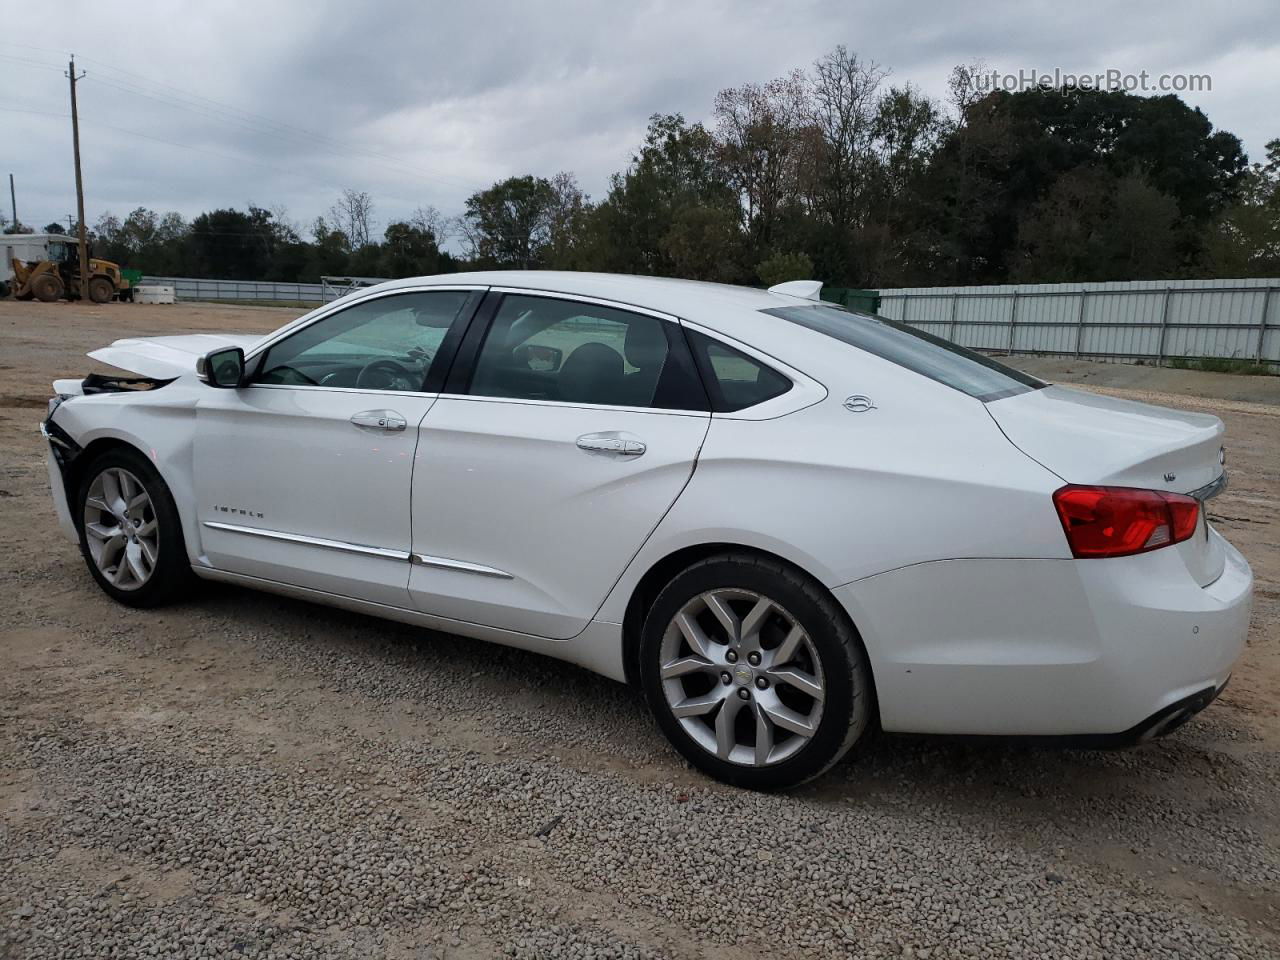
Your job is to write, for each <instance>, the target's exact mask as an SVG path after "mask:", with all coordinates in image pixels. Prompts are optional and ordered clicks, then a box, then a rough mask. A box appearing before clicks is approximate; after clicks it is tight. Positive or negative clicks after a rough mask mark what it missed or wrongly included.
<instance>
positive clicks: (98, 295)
mask: <svg viewBox="0 0 1280 960" xmlns="http://www.w3.org/2000/svg"><path fill="white" fill-rule="evenodd" d="M115 293H116V288H115V286H114V285H113V284H112V283H111V281H110V280H108V279H107V278H106V277H93V278H91V279H90V280H89V299H90V300H92V301H93V302H94V303H110V302H111V298H112V297H113V296H115Z"/></svg>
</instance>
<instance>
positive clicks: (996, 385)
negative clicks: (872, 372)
mask: <svg viewBox="0 0 1280 960" xmlns="http://www.w3.org/2000/svg"><path fill="white" fill-rule="evenodd" d="M761 313H768V314H772V315H773V316H775V317H781V318H782V319H784V320H790V321H791V322H792V323H798V324H799V325H800V326H802V327H808V328H809V329H810V330H816V331H817V332H818V333H825V334H826V335H827V336H828V337H835V338H836V339H837V340H841V341H843V342H844V343H847V344H849V345H850V346H854V347H857V348H858V349H859V350H865V351H866V352H867V353H873V354H875V355H876V356H877V357H883V358H884V359H885V360H889V361H891V362H892V363H896V364H897V365H898V366H900V367H906V368H907V369H908V370H912V371H914V372H916V373H919V374H922V375H923V376H926V377H928V378H929V379H930V380H937V381H938V382H939V383H945V384H946V385H947V386H949V387H954V388H955V389H957V390H960V391H962V392H963V393H967V394H968V395H969V396H971V397H977V398H978V399H979V400H981V401H983V402H984V403H985V402H987V401H990V400H999V399H1001V398H1002V397H1012V396H1013V395H1014V394H1018V393H1026V392H1027V391H1029V390H1039V389H1040V388H1041V387H1044V386H1048V384H1046V383H1045V382H1044V381H1043V380H1039V379H1037V378H1036V377H1033V376H1031V375H1029V374H1026V373H1023V372H1022V371H1020V370H1014V369H1013V368H1012V367H1006V366H1005V365H1004V364H1003V363H997V362H996V361H995V360H992V359H991V358H990V357H986V356H983V355H982V354H980V353H975V352H974V351H972V350H966V349H965V348H964V347H960V346H956V345H955V344H954V343H952V342H951V341H950V340H943V339H942V338H941V337H935V336H933V334H930V333H925V332H924V331H922V330H917V329H915V328H914V327H909V326H907V325H906V324H905V323H899V322H898V321H897V320H889V319H887V318H885V317H877V316H873V315H871V314H869V313H855V312H854V311H852V310H846V309H845V308H844V307H839V306H836V305H835V304H830V303H822V304H816V303H815V304H814V305H813V306H804V307H771V308H770V309H768V310H762V311H761Z"/></svg>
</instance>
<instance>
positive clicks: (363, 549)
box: [202, 520, 409, 561]
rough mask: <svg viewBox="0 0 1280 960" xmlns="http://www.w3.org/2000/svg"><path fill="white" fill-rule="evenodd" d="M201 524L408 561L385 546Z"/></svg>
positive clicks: (403, 552) (234, 525) (405, 554)
mask: <svg viewBox="0 0 1280 960" xmlns="http://www.w3.org/2000/svg"><path fill="white" fill-rule="evenodd" d="M202 525H203V526H206V527H208V528H209V529H211V530H224V531H226V532H227V533H244V534H248V535H250V536H254V537H263V538H265V539H267V540H282V541H284V542H286V543H300V544H303V545H305V546H308V547H323V548H324V549H326V550H341V551H343V552H344V553H359V554H361V555H363V556H368V557H382V558H383V559H385V560H400V561H408V559H409V552H408V551H407V550H388V549H387V548H386V547H370V546H366V545H365V544H361V543H347V542H346V541H345V540H326V539H325V538H324V537H308V536H304V535H303V534H300V533H284V532H283V531H281V530H266V529H263V528H262V527H244V526H241V525H240V524H238V523H222V522H220V521H217V520H205V521H203V522H202Z"/></svg>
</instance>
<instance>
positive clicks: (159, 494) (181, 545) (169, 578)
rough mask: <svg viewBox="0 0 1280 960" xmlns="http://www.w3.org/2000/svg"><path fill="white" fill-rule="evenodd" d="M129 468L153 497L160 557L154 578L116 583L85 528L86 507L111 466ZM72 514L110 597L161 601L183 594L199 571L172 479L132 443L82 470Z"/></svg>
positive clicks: (139, 603)
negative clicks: (190, 552) (126, 585)
mask: <svg viewBox="0 0 1280 960" xmlns="http://www.w3.org/2000/svg"><path fill="white" fill-rule="evenodd" d="M112 469H119V470H125V471H128V473H129V474H130V475H132V477H134V478H135V479H136V480H137V481H138V483H140V484H141V486H142V488H143V489H144V490H145V491H146V493H147V495H148V497H149V498H150V501H151V503H150V507H151V516H153V517H154V520H155V522H156V536H155V538H154V552H155V562H154V564H153V566H152V569H151V573H150V576H149V578H148V579H147V580H146V581H145V582H144V583H142V584H141V585H140V586H133V587H132V588H131V589H124V588H122V587H119V586H117V585H116V584H114V583H112V582H111V580H109V579H108V578H107V576H106V575H105V574H104V573H103V571H102V570H101V569H100V568H99V566H98V563H97V562H96V561H95V560H94V557H93V553H92V551H91V549H90V546H89V534H88V532H87V531H86V529H85V526H86V525H85V510H86V505H87V501H88V499H89V494H90V490H91V489H92V488H93V486H94V482H95V481H96V480H97V479H98V478H99V477H100V476H101V475H102V474H103V473H104V472H106V471H108V470H112ZM71 514H72V517H73V518H74V520H75V523H76V528H77V529H78V530H79V532H80V553H81V555H82V556H83V557H84V561H85V564H86V566H88V568H89V573H90V575H92V577H93V579H94V580H96V581H97V582H98V586H100V587H101V588H102V589H103V592H105V593H106V594H107V595H108V596H109V597H111V598H112V599H113V600H116V601H117V602H119V603H122V604H125V605H126V606H130V607H157V606H162V605H163V604H166V603H171V602H173V601H175V600H179V599H181V598H182V597H183V596H185V595H186V593H187V592H188V591H189V589H190V587H191V584H192V581H193V580H194V576H193V574H192V573H191V562H190V560H189V559H188V557H187V547H186V541H185V539H184V538H183V535H182V522H181V520H180V519H179V517H178V510H177V507H175V506H174V503H173V495H172V494H171V493H170V492H169V487H168V485H167V484H166V483H165V482H164V480H163V479H162V478H161V476H160V474H159V473H157V472H156V470H155V468H154V467H152V466H151V464H150V463H149V462H148V461H147V458H146V457H144V456H142V454H140V453H138V452H137V451H136V450H134V449H133V448H132V447H123V446H121V447H113V448H112V449H110V450H107V451H105V452H103V453H101V454H99V455H98V456H97V457H95V458H94V459H93V461H92V462H91V463H90V464H89V465H88V466H87V467H86V468H85V470H84V473H83V475H82V476H81V480H80V485H79V488H78V489H77V491H76V496H75V501H74V502H73V503H72V504H71Z"/></svg>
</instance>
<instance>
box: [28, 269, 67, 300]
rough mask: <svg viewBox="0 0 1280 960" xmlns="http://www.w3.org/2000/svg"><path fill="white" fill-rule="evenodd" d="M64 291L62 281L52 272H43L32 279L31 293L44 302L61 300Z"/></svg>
mask: <svg viewBox="0 0 1280 960" xmlns="http://www.w3.org/2000/svg"><path fill="white" fill-rule="evenodd" d="M63 292H64V291H63V289H62V281H61V280H59V279H58V278H57V277H55V276H54V275H53V274H51V273H42V274H40V276H38V277H36V278H35V279H34V280H32V281H31V295H32V296H34V297H35V298H36V299H37V300H39V301H41V302H43V303H53V302H54V301H55V300H61V299H62V294H63Z"/></svg>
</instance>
